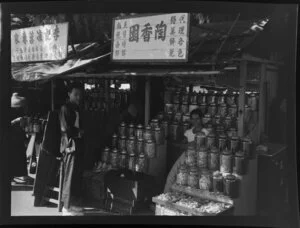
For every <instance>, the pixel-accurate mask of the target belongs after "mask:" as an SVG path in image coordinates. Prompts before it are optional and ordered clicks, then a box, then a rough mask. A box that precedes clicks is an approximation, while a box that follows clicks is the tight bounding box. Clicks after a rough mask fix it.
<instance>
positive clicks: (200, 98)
mask: <svg viewBox="0 0 300 228" xmlns="http://www.w3.org/2000/svg"><path fill="white" fill-rule="evenodd" d="M197 102H198V104H206V95H205V93H201V92H199V93H198V95H197Z"/></svg>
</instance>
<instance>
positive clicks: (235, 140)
mask: <svg viewBox="0 0 300 228" xmlns="http://www.w3.org/2000/svg"><path fill="white" fill-rule="evenodd" d="M238 149H239V137H238V136H232V137H231V139H230V150H231V153H233V154H235V153H236V152H237V151H238Z"/></svg>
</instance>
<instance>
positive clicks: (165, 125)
mask: <svg viewBox="0 0 300 228" xmlns="http://www.w3.org/2000/svg"><path fill="white" fill-rule="evenodd" d="M161 127H162V130H163V132H164V133H163V135H164V137H165V138H166V137H168V135H169V123H168V121H162V123H161Z"/></svg>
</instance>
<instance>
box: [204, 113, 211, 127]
mask: <svg viewBox="0 0 300 228" xmlns="http://www.w3.org/2000/svg"><path fill="white" fill-rule="evenodd" d="M210 122H211V115H210V114H205V115H204V117H203V119H202V123H203V125H206V124H208V123H210Z"/></svg>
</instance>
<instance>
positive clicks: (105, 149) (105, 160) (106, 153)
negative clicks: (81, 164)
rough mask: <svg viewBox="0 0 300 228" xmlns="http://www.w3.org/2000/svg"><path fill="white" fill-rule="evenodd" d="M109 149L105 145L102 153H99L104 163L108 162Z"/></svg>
mask: <svg viewBox="0 0 300 228" xmlns="http://www.w3.org/2000/svg"><path fill="white" fill-rule="evenodd" d="M109 153H110V151H109V148H108V147H105V148H104V150H103V152H102V154H101V161H102V162H104V163H108V162H109V159H110V157H109V155H110V154H109Z"/></svg>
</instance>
